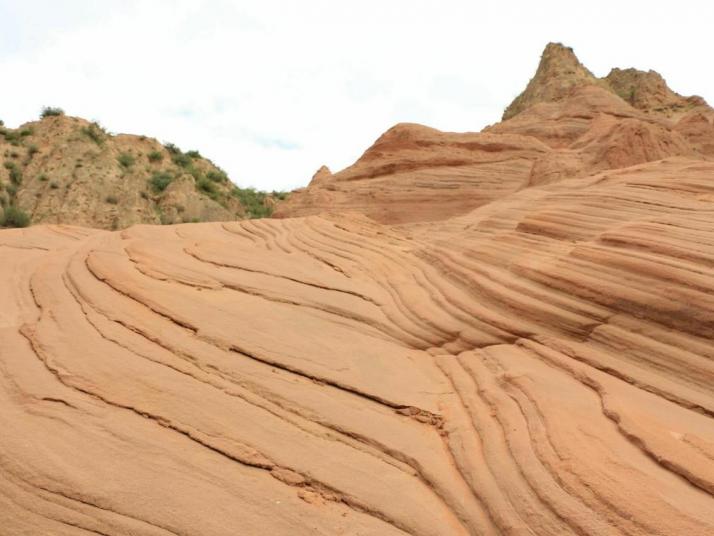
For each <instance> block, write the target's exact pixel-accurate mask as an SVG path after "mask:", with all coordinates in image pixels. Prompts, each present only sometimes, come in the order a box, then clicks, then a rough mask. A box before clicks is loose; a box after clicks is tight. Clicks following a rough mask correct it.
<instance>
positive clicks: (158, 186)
mask: <svg viewBox="0 0 714 536" xmlns="http://www.w3.org/2000/svg"><path fill="white" fill-rule="evenodd" d="M173 180H174V178H173V176H172V175H171V174H169V173H166V172H165V171H157V172H155V173H154V174H153V175H152V176H151V178H150V179H149V186H151V189H152V190H153V191H154V193H160V192H163V191H164V190H166V188H167V187H168V185H169V184H171V181H173Z"/></svg>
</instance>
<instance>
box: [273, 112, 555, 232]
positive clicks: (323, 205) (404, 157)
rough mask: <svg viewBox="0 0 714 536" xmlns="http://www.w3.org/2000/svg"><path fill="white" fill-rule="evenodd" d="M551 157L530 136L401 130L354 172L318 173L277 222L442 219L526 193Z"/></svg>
mask: <svg viewBox="0 0 714 536" xmlns="http://www.w3.org/2000/svg"><path fill="white" fill-rule="evenodd" d="M548 151H549V149H548V147H547V146H546V145H544V144H543V143H541V142H540V141H538V140H536V139H534V138H532V137H524V136H519V135H503V136H494V135H491V134H451V133H444V132H439V131H438V130H435V129H432V128H427V127H423V126H421V125H414V124H400V125H396V126H395V127H393V128H391V129H390V130H388V131H387V132H386V133H384V134H383V135H382V136H381V137H380V138H379V139H378V140H377V141H376V142H375V143H374V145H373V146H372V147H370V148H369V149H368V150H367V151H366V152H365V153H364V155H363V156H362V157H361V158H360V159H359V160H358V161H357V162H356V163H355V164H354V165H352V166H350V167H349V168H347V169H345V170H343V171H341V172H339V173H336V174H334V175H332V174H330V175H328V174H326V173H325V172H318V174H316V176H315V178H314V179H313V181H312V182H311V183H310V185H309V186H308V187H307V188H306V189H304V190H302V191H298V192H294V193H293V194H292V195H291V196H290V199H288V200H287V201H285V202H284V203H281V204H280V205H278V207H277V209H276V211H275V216H277V217H282V216H299V215H306V214H316V213H320V212H323V211H358V212H361V213H363V214H366V215H368V216H369V217H371V218H373V219H375V220H376V221H381V222H390V223H404V222H412V221H429V220H436V219H443V218H446V217H449V216H452V215H454V214H459V213H463V212H466V211H468V210H470V209H472V208H474V207H475V206H478V205H482V204H484V203H488V202H489V201H492V200H493V199H497V198H499V197H502V196H504V195H508V194H509V193H512V192H515V191H517V190H519V189H520V188H522V187H524V186H526V185H527V184H528V181H529V177H530V172H531V167H532V165H533V162H534V161H536V160H538V159H539V158H541V157H542V156H543V155H545V154H547V153H548ZM293 200H294V201H293Z"/></svg>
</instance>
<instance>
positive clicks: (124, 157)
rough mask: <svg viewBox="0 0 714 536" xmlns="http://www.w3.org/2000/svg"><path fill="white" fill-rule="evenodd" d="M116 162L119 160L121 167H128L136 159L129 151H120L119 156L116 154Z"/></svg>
mask: <svg viewBox="0 0 714 536" xmlns="http://www.w3.org/2000/svg"><path fill="white" fill-rule="evenodd" d="M117 162H119V165H120V166H121V167H123V168H124V169H129V168H130V167H131V166H133V165H134V162H136V159H135V158H134V157H133V156H131V155H130V154H129V153H122V154H120V155H119V156H117Z"/></svg>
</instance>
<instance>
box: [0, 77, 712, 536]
mask: <svg viewBox="0 0 714 536" xmlns="http://www.w3.org/2000/svg"><path fill="white" fill-rule="evenodd" d="M596 103H599V106H600V107H599V108H597V107H596ZM558 106H559V107H560V115H558V109H557V108H556V107H558ZM579 109H580V110H582V109H586V110H587V109H589V110H591V112H592V113H591V115H587V114H585V115H583V114H579V113H577V110H579ZM596 109H597V110H600V111H598V112H595V110H596ZM571 110H575V111H571ZM621 111H622V113H620V112H621ZM697 113H700V112H697ZM701 114H702V115H701V118H700V119H693V117H694V116H688V117H690V119H688V121H689V122H690V123H694V124H695V125H699V126H697V127H696V128H695V127H694V126H692V125H691V124H690V125H689V126H688V127H687V128H673V127H671V126H670V125H669V123H667V121H668V119H666V118H662V117H659V116H657V117H654V118H652V117H649V116H648V114H647V113H645V112H643V111H642V110H638V109H635V108H633V107H632V106H630V105H629V104H627V103H625V102H624V101H622V99H619V97H615V96H614V95H613V94H612V93H610V92H607V91H605V90H604V89H602V88H601V87H580V88H576V89H575V91H574V93H573V96H572V97H570V98H569V99H567V100H566V101H564V102H561V103H560V104H558V103H557V102H544V103H538V104H534V105H533V106H532V107H530V108H528V109H526V110H524V111H522V112H521V113H520V114H518V115H516V116H515V117H513V118H512V119H511V120H509V121H506V122H504V123H503V124H502V125H501V126H498V127H493V128H492V129H489V131H488V132H484V133H481V134H443V133H439V132H437V131H434V130H432V129H428V128H425V127H419V126H414V125H400V126H397V127H395V128H393V129H392V130H390V131H388V132H387V133H386V134H385V135H384V136H382V138H380V140H378V141H377V142H376V143H375V145H374V146H373V147H372V148H371V149H370V150H369V151H367V153H365V155H364V156H363V157H362V158H361V159H360V161H358V162H357V163H356V164H355V165H354V166H352V167H351V168H348V169H347V170H345V171H342V172H340V173H336V174H334V175H333V174H331V173H330V171H329V170H327V169H323V170H321V171H320V172H319V173H318V174H317V175H316V177H315V179H314V180H313V183H311V185H310V187H308V188H307V189H306V190H305V193H304V194H295V195H294V196H293V201H288V202H287V204H286V206H288V207H289V206H290V205H289V204H290V203H293V205H292V207H293V209H295V210H297V209H296V207H297V203H295V201H294V199H295V198H298V197H301V195H302V197H303V199H308V198H309V199H313V200H315V199H320V197H319V196H325V201H324V205H319V204H318V202H317V201H314V202H313V204H312V205H311V207H308V206H307V202H305V204H303V205H302V208H301V210H305V211H307V210H308V208H310V209H311V210H312V209H315V210H317V209H320V208H327V207H328V206H329V207H330V208H331V211H330V212H323V213H322V214H320V215H312V216H306V217H300V218H289V219H280V220H250V221H240V222H226V223H202V224H185V225H175V226H134V227H131V228H129V229H126V230H124V231H119V232H107V231H101V230H90V229H84V228H80V227H70V226H36V227H32V228H29V229H21V230H6V231H2V232H0V258H1V259H2V263H0V302H1V303H2V304H3V307H2V308H0V422H1V423H2V424H3V433H2V434H0V475H1V477H0V527H2V528H3V531H4V532H3V534H5V533H7V534H11V535H37V534H42V535H44V534H52V535H59V536H65V535H66V536H78V535H83V534H102V535H112V536H114V535H124V534H133V535H140V536H144V535H146V536H159V535H161V536H166V535H194V534H201V535H203V536H227V535H235V534H242V535H263V534H271V535H298V534H300V535H301V534H306V535H307V534H324V535H335V534H345V535H347V534H349V535H362V536H364V535H386V534H413V535H420V536H447V535H448V536H451V535H519V536H521V535H543V536H552V535H556V534H557V535H560V534H563V535H564V534H579V535H608V536H609V535H637V536H651V535H659V536H665V535H666V536H671V535H681V534H686V535H688V536H708V535H711V534H712V533H714V344H713V343H712V341H713V340H714V162H713V161H712V160H711V159H709V158H708V157H707V156H706V155H705V154H704V151H703V150H702V147H710V146H711V144H712V140H711V139H709V138H707V132H708V131H707V129H706V128H704V127H703V123H704V122H706V121H708V119H707V112H706V110H702V111H701ZM539 118H540V119H539ZM539 121H540V125H541V126H540V127H539V126H538V122H539ZM678 125H679V126H680V127H681V126H682V123H681V122H679V123H678ZM693 133H696V134H693ZM566 140H570V141H568V142H566ZM692 140H696V142H695V141H692ZM422 182H423V188H422V189H421V190H418V191H417V192H414V193H413V194H412V196H411V197H406V198H403V200H402V201H400V198H399V195H404V192H407V191H409V189H417V185H419V184H422ZM347 185H349V188H348V186H347ZM370 185H374V188H373V190H372V191H373V192H374V194H375V195H374V196H373V197H372V198H370V193H369V192H370ZM449 185H453V186H449ZM377 186H378V188H377ZM400 192H401V194H400ZM425 192H430V193H431V195H434V196H435V197H434V202H433V203H431V204H430V203H427V202H426V199H425V195H426V194H425ZM437 192H438V194H437ZM458 192H460V193H461V198H459V196H458V195H457V193H458ZM465 192H467V193H468V196H464V193H465ZM472 196H475V197H477V199H475V200H474V199H470V198H471V197H472ZM463 197H468V198H469V199H468V200H464V199H463ZM424 205H429V208H424V207H423V206H424ZM408 207H412V208H411V209H409V210H414V211H417V212H418V217H413V216H410V215H409V212H408ZM360 212H362V213H360ZM365 214H366V215H365ZM459 214H460V215H459ZM368 216H369V217H368ZM375 219H377V220H382V221H396V222H407V221H411V222H412V223H403V224H401V225H385V224H384V223H379V222H378V221H375Z"/></svg>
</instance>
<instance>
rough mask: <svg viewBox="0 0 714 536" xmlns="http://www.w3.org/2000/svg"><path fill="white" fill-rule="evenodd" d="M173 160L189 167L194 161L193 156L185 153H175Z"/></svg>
mask: <svg viewBox="0 0 714 536" xmlns="http://www.w3.org/2000/svg"><path fill="white" fill-rule="evenodd" d="M171 160H173V162H174V164H176V165H177V166H179V167H182V168H187V167H189V166H190V165H191V164H192V163H193V161H192V158H191V157H190V156H188V155H187V154H183V153H178V154H175V155H174V156H173V158H172V159H171Z"/></svg>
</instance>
